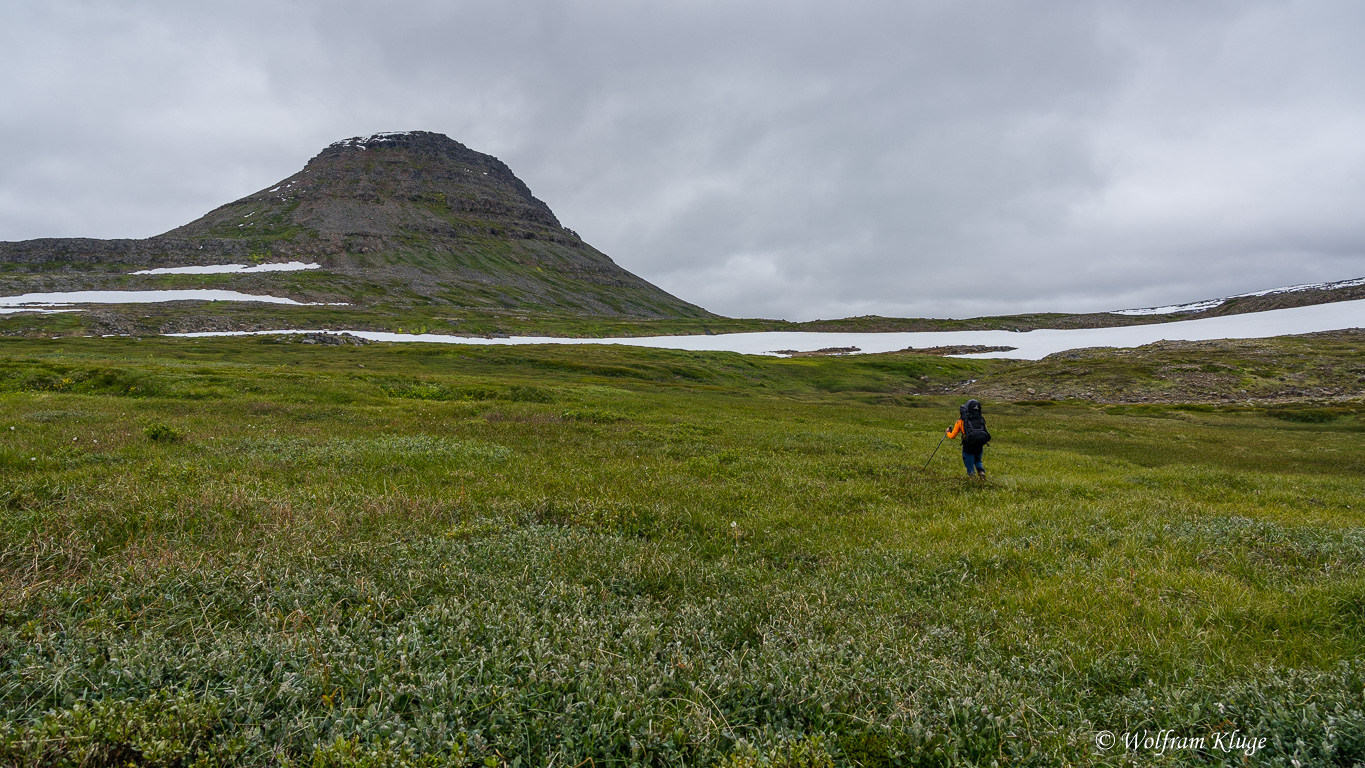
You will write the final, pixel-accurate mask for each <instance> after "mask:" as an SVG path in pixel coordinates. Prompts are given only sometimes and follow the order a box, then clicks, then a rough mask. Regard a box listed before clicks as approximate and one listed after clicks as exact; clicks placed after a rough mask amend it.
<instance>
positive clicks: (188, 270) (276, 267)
mask: <svg viewBox="0 0 1365 768" xmlns="http://www.w3.org/2000/svg"><path fill="white" fill-rule="evenodd" d="M321 266H322V265H321V264H305V263H303V262H301V261H290V262H287V263H284V264H257V265H255V266H250V265H247V264H210V265H208V266H204V267H157V268H156V269H139V270H138V271H136V272H129V273H128V274H130V275H222V274H227V273H233V274H249V273H253V272H297V271H299V270H301V269H318V268H320V267H321Z"/></svg>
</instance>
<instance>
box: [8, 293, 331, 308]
mask: <svg viewBox="0 0 1365 768" xmlns="http://www.w3.org/2000/svg"><path fill="white" fill-rule="evenodd" d="M163 301H254V302H262V303H265V304H295V305H299V306H319V305H324V304H325V305H327V306H338V305H335V304H327V303H326V302H319V301H294V300H293V299H286V298H284V297H282V296H261V295H257V294H252V293H238V292H237V291H220V290H212V289H191V290H170V291H66V292H60V293H25V294H23V295H21V296H0V307H66V306H70V305H72V304H158V303H161V302H163ZM339 306H345V305H344V304H341V305H339Z"/></svg>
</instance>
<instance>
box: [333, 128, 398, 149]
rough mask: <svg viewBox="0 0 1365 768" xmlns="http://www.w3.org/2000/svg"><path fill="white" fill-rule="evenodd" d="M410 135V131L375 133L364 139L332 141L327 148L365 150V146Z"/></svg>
mask: <svg viewBox="0 0 1365 768" xmlns="http://www.w3.org/2000/svg"><path fill="white" fill-rule="evenodd" d="M410 133H411V131H385V132H383V133H376V134H374V135H372V136H368V137H365V138H362V137H360V136H352V137H351V138H349V139H342V140H341V141H334V142H332V143H331V144H330V145H328V146H331V147H356V148H358V149H365V145H367V144H380V143H383V142H386V141H393V140H394V139H396V138H397V137H399V136H407V135H408V134H410Z"/></svg>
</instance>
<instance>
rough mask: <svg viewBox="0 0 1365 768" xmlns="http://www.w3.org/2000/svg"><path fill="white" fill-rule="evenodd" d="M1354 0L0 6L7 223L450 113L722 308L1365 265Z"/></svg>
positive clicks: (905, 312)
mask: <svg viewBox="0 0 1365 768" xmlns="http://www.w3.org/2000/svg"><path fill="white" fill-rule="evenodd" d="M1363 39H1365V4H1362V3H1360V2H1358V0H1336V1H1333V0H1318V1H1315V2H1289V1H1275V2H1272V1H1269V0H1264V1H1263V0H1229V1H1226V2H1222V1H1220V0H1201V2H1198V3H1187V2H1176V1H1175V0H1171V1H1170V2H1166V1H1164V0H1151V1H1144V2H1121V3H1120V2H1113V3H1108V2H1103V1H1102V0H1101V1H1098V2H1050V1H1048V0H1039V1H1038V2H1027V3H1021V2H1017V1H1016V0H1001V1H1000V2H972V1H970V0H968V1H966V2H961V1H958V0H925V1H919V0H877V1H875V2H874V1H871V0H868V1H866V2H860V1H859V0H844V1H843V2H839V3H830V2H816V1H813V0H812V1H807V0H771V1H768V0H714V1H713V0H670V1H664V2H660V1H652V0H651V1H646V0H595V1H594V0H562V1H556V0H507V1H506V2H496V3H490V2H486V1H485V2H478V3H474V2H458V1H456V0H439V1H438V0H432V1H431V2H418V1H403V2H387V3H375V2H347V1H346V0H327V1H325V2H324V0H297V1H295V2H290V1H288V0H283V1H282V0H271V1H270V2H259V1H257V0H238V1H237V2H233V3H219V2H194V3H186V2H183V0H175V1H174V2H108V1H107V0H99V1H92V2H74V1H73V2H67V1H63V0H41V1H39V0H6V1H5V2H4V3H0V240H22V239H27V238H34V237H77V236H80V237H104V238H109V237H146V236H149V235H153V234H157V233H160V232H164V231H166V230H168V229H171V228H172V227H175V226H177V225H179V224H182V223H185V222H187V221H189V220H191V219H193V218H196V217H198V216H199V215H201V214H203V213H204V212H206V211H208V210H210V209H212V208H214V207H217V206H218V205H221V204H222V203H225V202H228V201H230V200H233V199H235V198H238V197H241V196H242V195H245V194H248V193H250V192H253V191H256V190H258V189H262V188H265V187H268V186H271V185H272V183H273V182H274V181H276V180H278V179H280V178H283V177H285V176H287V175H289V174H291V173H293V172H295V171H296V170H298V169H299V168H300V167H302V165H303V164H304V163H305V162H307V160H308V159H309V158H310V157H312V156H313V155H315V154H316V153H317V152H318V151H319V150H320V149H321V148H322V147H323V146H325V145H326V144H328V143H330V142H332V141H335V140H337V139H341V138H346V137H350V136H356V135H365V134H370V133H374V132H378V131H388V130H409V129H422V130H431V131H438V132H441V133H445V134H447V135H449V136H451V137H452V138H455V139H457V140H459V141H461V142H463V143H465V144H466V145H468V146H470V147H471V148H473V149H476V150H479V151H482V152H487V153H489V154H493V155H496V156H498V157H499V158H501V159H502V160H503V161H505V162H506V163H507V164H508V165H509V166H511V168H512V169H513V171H514V172H516V173H517V174H518V175H519V176H520V177H521V178H522V179H523V180H525V181H526V182H527V184H528V185H529V186H530V187H531V189H532V190H533V191H534V192H535V193H536V195H537V196H538V197H540V198H541V199H543V200H545V201H546V202H547V203H549V205H550V207H551V208H553V209H554V211H555V212H556V214H558V216H559V218H560V220H561V221H562V222H564V223H565V225H567V226H569V227H572V228H573V229H575V230H576V231H578V232H579V233H580V234H581V235H583V237H584V238H585V239H587V240H588V241H589V242H591V243H593V244H594V245H596V246H597V247H599V248H600V249H602V250H603V251H605V252H606V253H607V254H609V255H610V256H612V257H613V258H614V259H615V260H616V261H617V263H619V264H621V265H622V266H624V267H626V268H627V269H630V270H631V271H633V272H636V273H637V274H640V275H642V276H644V277H645V278H647V279H649V280H651V281H653V282H655V283H656V284H658V285H660V286H662V287H663V288H665V289H667V290H669V291H671V292H673V293H675V294H677V295H679V296H681V297H683V298H686V299H689V300H691V301H694V302H696V303H698V304H701V305H703V306H705V307H707V308H708V309H711V310H712V311H715V312H720V313H723V314H727V315H732V316H746V317H754V316H763V317H785V318H789V319H794V320H795V319H811V318H816V317H841V316H849V315H861V314H882V315H896V316H926V315H927V316H956V317H961V316H970V315H979V314H1000V313H1006V312H1020V311H1038V310H1053V311H1083V310H1104V309H1115V308H1122V307H1138V306H1150V305H1153V304H1168V303H1174V302H1180V301H1187V300H1193V299H1202V298H1209V297H1215V296H1223V295H1228V294H1233V293H1239V292H1243V291H1249V290H1255V289H1259V288H1269V287H1273V286H1277V285H1287V284H1291V283H1302V282H1315V281H1323V280H1339V279H1346V278H1354V277H1361V276H1365V205H1363V204H1365V45H1362V44H1361V40H1363Z"/></svg>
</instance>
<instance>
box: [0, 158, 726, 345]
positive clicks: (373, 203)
mask: <svg viewBox="0 0 1365 768" xmlns="http://www.w3.org/2000/svg"><path fill="white" fill-rule="evenodd" d="M289 260H301V261H308V262H314V263H318V264H321V265H322V268H321V269H319V270H312V271H309V272H306V273H288V274H287V276H286V275H284V274H277V275H273V276H272V279H271V280H270V284H271V285H273V286H277V287H278V288H279V289H280V290H276V291H274V292H275V293H277V294H282V295H287V296H289V297H290V298H295V299H298V300H303V301H328V302H337V301H343V302H348V303H352V304H356V305H360V306H388V307H399V308H402V307H413V306H423V305H429V306H448V307H464V308H475V309H478V308H483V309H490V308H515V309H519V310H532V311H547V312H555V313H568V314H585V315H603V316H624V317H641V318H679V317H687V318H691V317H698V318H700V317H709V316H710V315H709V313H707V312H706V311H705V310H703V309H701V308H700V307H697V306H695V305H693V304H690V303H688V302H685V301H683V300H681V299H678V298H677V297H674V296H671V295H669V294H668V293H666V292H664V291H663V290H661V289H659V288H657V287H656V286H654V285H651V284H650V283H648V282H646V281H645V280H642V279H641V278H639V277H637V276H635V275H633V274H631V273H630V272H628V271H626V270H624V269H622V268H621V267H619V266H617V265H616V263H614V262H613V261H612V260H611V259H610V258H609V257H607V256H606V255H605V254H603V253H602V252H601V251H598V250H597V249H595V248H593V247H592V246H590V245H588V244H587V243H585V242H583V240H582V239H581V238H580V237H579V236H578V235H577V234H576V233H575V232H573V231H572V230H570V229H567V228H565V227H564V226H562V225H561V224H560V223H559V220H558V219H557V218H555V215H554V213H553V212H551V211H550V208H549V206H547V205H546V204H545V203H543V202H542V201H540V200H538V199H536V198H535V197H534V196H533V195H532V194H531V191H530V189H528V188H527V187H526V185H525V184H524V183H522V182H521V180H520V179H518V178H517V177H516V176H515V175H514V174H513V173H512V171H511V170H510V169H509V168H508V167H507V166H506V165H505V164H503V163H502V162H501V161H499V160H498V159H497V158H495V157H492V156H489V155H485V154H482V153H479V152H475V151H473V150H471V149H469V148H468V147H465V146H464V145H463V144H460V143H459V142H457V141H454V140H452V139H450V138H448V137H446V136H443V135H441V134H437V133H428V132H425V131H414V132H407V133H390V134H377V135H375V136H370V137H368V138H354V139H347V140H345V141H339V142H336V143H335V144H332V145H331V146H329V147H327V148H326V149H324V150H323V151H322V152H321V153H319V154H318V155H317V156H316V157H314V158H313V159H312V160H311V161H309V163H308V165H307V166H306V167H304V169H303V170H301V171H299V172H298V173H296V174H294V175H293V176H290V177H289V178H287V179H284V180H282V181H280V182H279V183H277V184H272V185H271V186H270V187H268V188H266V189H263V190H262V191H260V192H257V193H255V194H252V195H248V196H246V197H244V198H242V199H240V200H237V201H234V202H232V203H228V204H227V205H224V206H222V207H220V208H218V209H216V210H214V211H211V212H210V213H208V214H207V215H205V216H203V217H202V218H200V219H198V220H196V221H193V222H190V223H189V224H186V225H184V226H182V227H178V228H176V229H173V230H171V231H170V232H167V233H165V234H164V235H160V236H157V237H152V238H148V239H145V240H91V239H45V240H30V241H25V242H20V243H0V262H4V263H5V265H6V268H7V269H6V274H5V275H4V278H3V283H4V284H3V285H0V289H3V290H4V291H5V292H6V293H13V292H16V291H17V292H23V291H55V290H80V289H110V288H117V289H132V288H154V287H170V285H171V284H174V287H191V286H193V287H200V286H202V287H215V288H220V287H227V288H235V289H243V288H245V289H252V288H256V289H259V288H258V286H259V284H260V283H261V282H262V281H260V280H253V278H254V277H256V276H217V277H215V278H213V279H210V280H205V279H204V278H203V277H200V276H194V277H193V278H191V277H190V276H177V277H176V278H169V279H168V278H165V277H162V276H151V277H149V278H146V279H143V278H141V277H138V278H132V279H130V277H131V276H129V275H127V273H128V272H131V271H133V270H134V269H145V268H148V267H171V266H176V267H178V266H189V265H207V264H225V263H247V262H252V263H260V262H271V261H289Z"/></svg>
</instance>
